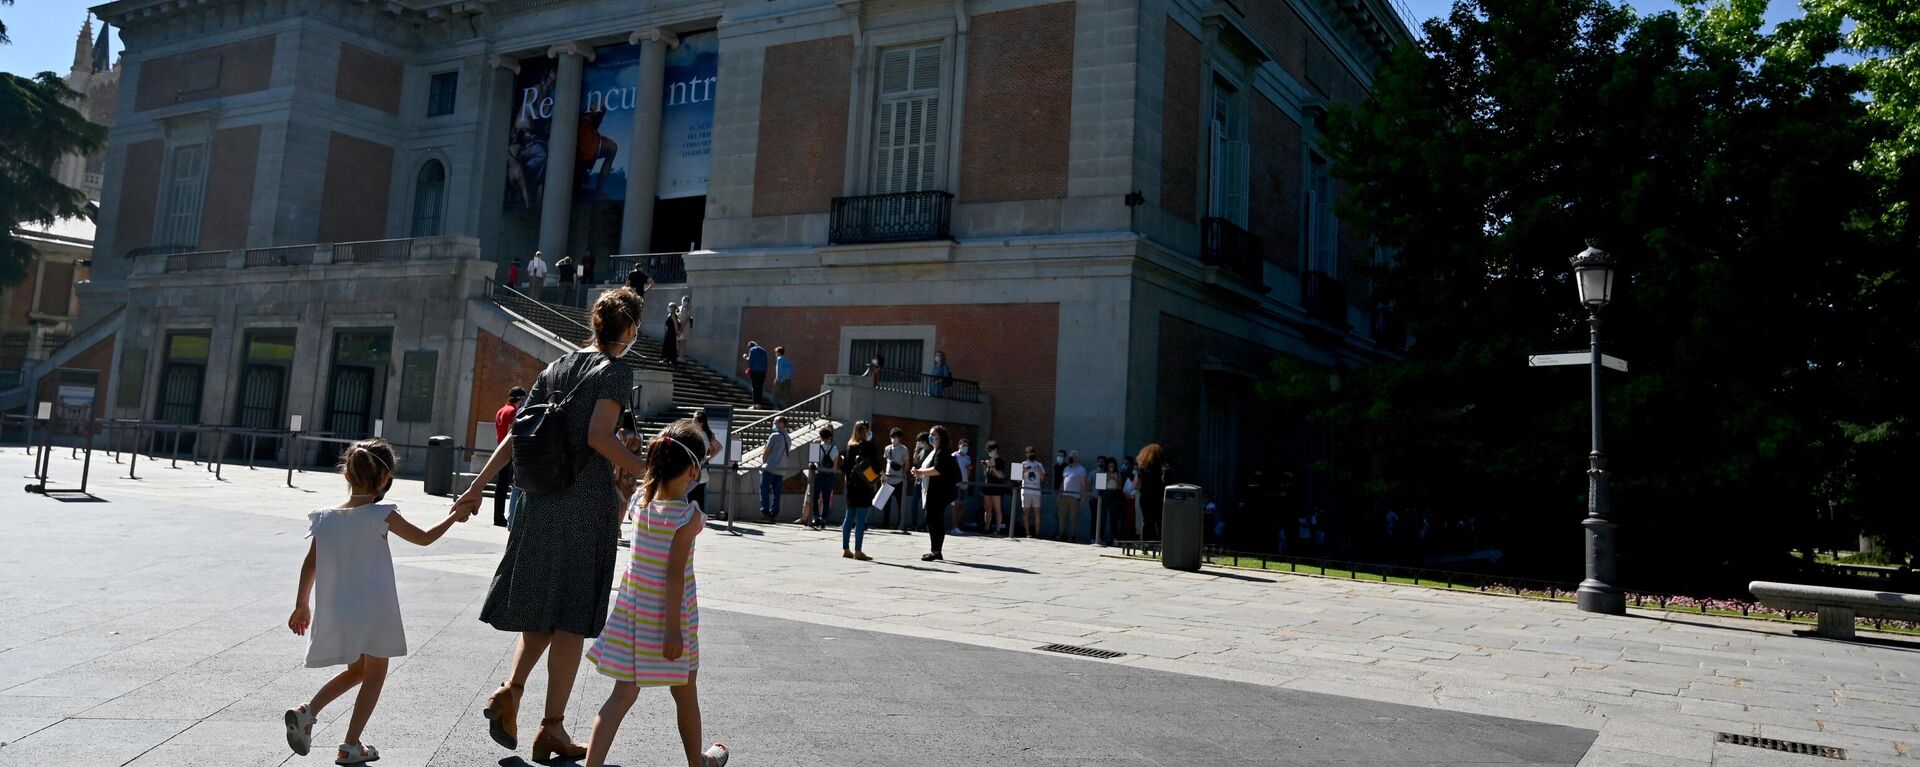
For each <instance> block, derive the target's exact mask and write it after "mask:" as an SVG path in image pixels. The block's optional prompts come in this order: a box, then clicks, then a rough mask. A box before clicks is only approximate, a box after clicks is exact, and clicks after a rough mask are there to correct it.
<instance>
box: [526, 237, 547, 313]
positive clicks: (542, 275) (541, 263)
mask: <svg viewBox="0 0 1920 767" xmlns="http://www.w3.org/2000/svg"><path fill="white" fill-rule="evenodd" d="M544 255H545V254H543V253H541V252H540V251H537V250H536V251H534V252H533V260H532V261H528V262H527V283H528V284H529V285H532V286H533V291H534V293H533V297H534V298H536V299H539V300H541V301H545V300H547V285H548V284H549V283H548V282H547V278H548V276H550V274H551V272H550V270H548V269H547V260H546V259H545V258H544V257H543V256H544Z"/></svg>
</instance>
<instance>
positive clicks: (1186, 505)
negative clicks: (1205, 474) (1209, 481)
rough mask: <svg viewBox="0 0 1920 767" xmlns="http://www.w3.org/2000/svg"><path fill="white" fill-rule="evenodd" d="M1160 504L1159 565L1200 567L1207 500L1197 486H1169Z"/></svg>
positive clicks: (1187, 569) (1178, 567) (1182, 568)
mask: <svg viewBox="0 0 1920 767" xmlns="http://www.w3.org/2000/svg"><path fill="white" fill-rule="evenodd" d="M1162 497H1163V498H1164V501H1163V504H1162V505H1161V507H1160V565H1161V566H1162V567H1165V568H1167V569H1169V570H1186V571H1189V572H1191V571H1194V570H1199V569H1200V555H1201V553H1202V552H1201V545H1202V544H1203V543H1204V538H1202V534H1203V533H1204V531H1205V530H1206V511H1205V509H1204V506H1205V505H1206V500H1205V499H1204V498H1202V497H1201V491H1200V486H1199V485H1168V486H1167V490H1166V495H1164V496H1162Z"/></svg>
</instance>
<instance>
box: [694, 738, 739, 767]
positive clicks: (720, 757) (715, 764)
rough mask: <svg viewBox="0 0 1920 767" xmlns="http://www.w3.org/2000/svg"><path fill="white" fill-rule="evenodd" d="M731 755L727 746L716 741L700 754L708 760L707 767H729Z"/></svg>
mask: <svg viewBox="0 0 1920 767" xmlns="http://www.w3.org/2000/svg"><path fill="white" fill-rule="evenodd" d="M731 755H732V754H731V753H730V752H728V751H727V747H726V746H724V745H721V744H719V743H715V744H713V746H712V747H711V748H708V749H707V750H706V753H703V754H701V755H700V756H701V757H703V758H704V759H705V760H706V763H707V764H706V767H727V757H728V756H731Z"/></svg>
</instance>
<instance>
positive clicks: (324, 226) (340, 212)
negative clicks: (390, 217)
mask: <svg viewBox="0 0 1920 767" xmlns="http://www.w3.org/2000/svg"><path fill="white" fill-rule="evenodd" d="M392 177H393V147H390V146H387V145H385V144H380V143H376V142H372V141H367V140H365V139H357V138H354V137H352V136H349V135H347V134H345V133H335V134H333V138H332V140H330V141H328V142H327V178H326V181H325V182H324V185H323V186H322V187H321V191H320V234H319V239H320V241H321V242H353V241H357V240H378V239H382V238H385V237H386V236H387V184H388V183H389V182H390V181H391V180H392Z"/></svg>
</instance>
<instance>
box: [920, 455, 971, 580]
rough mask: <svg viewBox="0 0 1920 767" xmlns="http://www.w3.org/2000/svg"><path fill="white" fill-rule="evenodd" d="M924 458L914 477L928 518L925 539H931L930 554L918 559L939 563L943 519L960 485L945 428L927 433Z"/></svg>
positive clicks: (944, 539)
mask: <svg viewBox="0 0 1920 767" xmlns="http://www.w3.org/2000/svg"><path fill="white" fill-rule="evenodd" d="M927 439H928V442H927V447H928V448H929V449H928V450H927V455H926V457H925V458H923V459H921V462H920V466H919V467H918V468H916V469H914V470H913V476H915V477H917V478H919V479H920V493H921V495H922V496H923V505H922V507H921V508H923V509H925V510H926V514H927V535H928V537H930V538H932V539H933V541H932V551H929V552H927V553H926V554H923V555H921V557H920V561H922V562H939V561H942V560H944V559H946V557H944V556H941V554H940V545H941V544H942V543H944V542H946V538H947V532H946V531H947V528H946V522H947V520H945V519H944V518H943V517H945V516H946V510H947V506H949V505H951V504H952V503H953V498H954V491H955V489H956V488H957V487H958V486H959V483H960V463H959V462H958V461H955V460H953V454H952V453H951V452H949V451H948V449H947V446H948V445H951V444H953V442H952V440H950V439H948V438H947V427H945V426H935V427H933V428H932V429H931V430H929V431H928V432H927Z"/></svg>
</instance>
